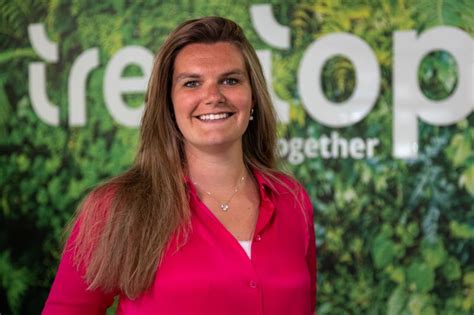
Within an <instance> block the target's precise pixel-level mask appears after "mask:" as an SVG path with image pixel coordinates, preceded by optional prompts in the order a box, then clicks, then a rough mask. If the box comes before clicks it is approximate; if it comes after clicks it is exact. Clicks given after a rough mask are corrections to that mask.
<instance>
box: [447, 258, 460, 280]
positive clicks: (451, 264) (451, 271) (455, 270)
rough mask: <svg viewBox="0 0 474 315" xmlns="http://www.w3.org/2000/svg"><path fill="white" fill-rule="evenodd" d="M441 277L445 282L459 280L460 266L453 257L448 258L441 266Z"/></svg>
mask: <svg viewBox="0 0 474 315" xmlns="http://www.w3.org/2000/svg"><path fill="white" fill-rule="evenodd" d="M442 270H443V275H444V277H445V278H446V279H447V280H451V281H453V280H457V279H459V278H461V265H460V264H459V261H458V260H457V259H456V258H454V257H449V258H448V260H447V261H446V263H445V264H444V265H443V268H442Z"/></svg>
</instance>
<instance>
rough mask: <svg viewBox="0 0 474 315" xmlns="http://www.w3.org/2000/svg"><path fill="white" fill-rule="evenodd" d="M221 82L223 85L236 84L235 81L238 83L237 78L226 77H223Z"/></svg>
mask: <svg viewBox="0 0 474 315" xmlns="http://www.w3.org/2000/svg"><path fill="white" fill-rule="evenodd" d="M222 83H223V84H225V85H236V84H237V83H239V80H237V79H234V78H227V79H224V80H223V81H222Z"/></svg>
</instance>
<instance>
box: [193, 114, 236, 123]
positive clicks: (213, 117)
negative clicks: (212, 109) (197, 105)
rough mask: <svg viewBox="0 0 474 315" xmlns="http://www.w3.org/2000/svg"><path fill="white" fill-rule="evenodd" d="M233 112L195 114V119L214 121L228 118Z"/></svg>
mask: <svg viewBox="0 0 474 315" xmlns="http://www.w3.org/2000/svg"><path fill="white" fill-rule="evenodd" d="M233 114H234V113H215V114H203V115H198V116H196V118H197V119H199V120H201V121H216V120H223V119H226V118H229V117H230V116H232V115H233Z"/></svg>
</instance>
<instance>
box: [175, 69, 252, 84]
mask: <svg viewBox="0 0 474 315" xmlns="http://www.w3.org/2000/svg"><path fill="white" fill-rule="evenodd" d="M232 75H237V76H244V77H245V72H244V71H242V70H240V69H234V70H230V71H227V72H224V73H222V74H221V75H220V77H227V76H232ZM200 77H201V75H200V74H198V73H193V72H182V73H180V74H178V75H177V76H176V78H175V82H176V81H180V80H183V79H199V78H200Z"/></svg>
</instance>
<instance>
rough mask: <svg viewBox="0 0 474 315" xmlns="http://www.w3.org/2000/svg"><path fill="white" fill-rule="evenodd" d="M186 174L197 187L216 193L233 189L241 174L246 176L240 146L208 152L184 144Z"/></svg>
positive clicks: (225, 192)
mask: <svg viewBox="0 0 474 315" xmlns="http://www.w3.org/2000/svg"><path fill="white" fill-rule="evenodd" d="M185 152H186V160H187V166H188V176H189V177H190V179H191V180H192V181H193V182H195V183H197V184H198V185H199V188H200V189H201V190H202V189H204V190H206V191H212V192H213V193H217V194H220V193H222V194H228V192H229V190H233V189H235V186H236V183H237V182H238V180H239V178H241V177H242V176H246V177H247V176H248V174H247V170H246V169H245V163H244V159H243V152H242V147H241V146H236V147H234V148H233V149H230V150H224V151H222V152H215V151H214V152H209V151H202V150H198V149H196V148H193V147H189V146H186V147H185Z"/></svg>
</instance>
